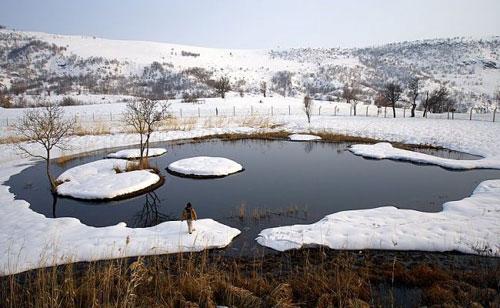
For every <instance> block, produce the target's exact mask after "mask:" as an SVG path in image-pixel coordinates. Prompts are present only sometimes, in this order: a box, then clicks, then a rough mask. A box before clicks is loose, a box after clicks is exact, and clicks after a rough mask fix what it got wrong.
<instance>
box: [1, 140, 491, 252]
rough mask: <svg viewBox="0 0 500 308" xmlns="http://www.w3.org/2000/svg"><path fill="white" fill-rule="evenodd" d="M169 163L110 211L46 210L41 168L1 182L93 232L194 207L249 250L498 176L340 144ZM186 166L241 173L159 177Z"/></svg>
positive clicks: (184, 148) (195, 146)
mask: <svg viewBox="0 0 500 308" xmlns="http://www.w3.org/2000/svg"><path fill="white" fill-rule="evenodd" d="M154 146H155V147H165V148H166V149H167V150H168V152H167V154H166V155H163V156H160V157H156V158H152V159H151V161H152V163H153V164H154V165H156V166H157V167H158V168H159V169H160V170H161V171H162V174H163V175H164V176H165V179H166V181H165V184H164V185H163V186H162V187H160V188H158V189H157V190H155V191H154V192H153V193H149V194H145V195H142V196H138V197H135V198H133V199H129V200H123V201H114V202H104V203H103V202H85V201H78V200H73V199H67V198H59V199H57V200H56V202H55V203H54V202H53V199H52V195H51V194H50V193H49V186H48V183H47V180H46V177H45V173H44V165H43V164H42V163H40V164H37V165H35V166H33V167H30V168H27V169H25V170H24V171H23V172H21V173H20V174H18V175H15V176H12V177H11V179H10V180H9V182H8V185H10V186H11V190H12V191H13V192H14V193H15V194H16V198H19V199H24V200H27V201H28V202H30V204H31V208H32V209H33V210H34V211H36V212H38V213H41V214H43V215H45V216H47V217H76V218H78V219H80V220H81V221H82V222H83V223H85V224H87V225H92V226H108V225H114V224H117V223H119V222H126V223H127V225H129V226H131V227H146V226H151V225H155V224H158V223H160V222H162V221H166V220H177V219H179V217H180V213H181V211H182V209H183V207H184V205H185V204H186V202H188V201H189V202H191V203H192V204H193V206H194V207H195V209H196V211H197V212H198V216H199V218H212V219H215V220H217V221H219V222H221V223H223V224H226V225H229V226H232V227H235V228H238V229H240V230H241V231H242V234H241V235H240V236H239V237H237V238H236V239H235V240H234V242H233V244H232V245H231V246H230V247H229V248H228V249H231V251H235V252H238V253H239V252H241V251H242V250H244V251H245V252H248V251H249V250H252V249H255V248H256V247H257V246H258V245H257V244H256V242H255V241H254V239H255V238H256V236H257V234H258V233H259V231H261V230H262V229H264V228H269V227H275V226H280V225H290V224H309V223H312V222H315V221H318V220H319V219H321V218H323V217H324V216H325V215H328V214H331V213H335V212H338V211H344V210H351V209H366V208H373V207H378V206H384V205H394V206H397V207H400V208H410V209H416V210H420V211H430V212H435V211H440V210H441V205H442V204H443V203H444V202H446V201H450V200H457V199H462V198H464V197H467V196H469V195H470V194H471V193H472V191H473V190H474V188H475V187H476V186H477V185H478V184H479V183H480V182H482V181H484V180H487V179H498V178H500V170H471V171H450V170H446V169H443V168H440V167H437V166H430V165H416V164H412V163H408V162H397V161H390V160H370V159H364V158H362V157H359V156H356V155H354V154H352V153H350V152H349V151H347V150H346V149H347V147H348V146H349V144H346V143H325V142H306V143H301V142H290V141H260V140H241V141H218V140H214V141H204V142H201V143H184V144H172V143H157V144H154ZM115 150H116V149H113V150H107V151H100V152H97V153H92V154H90V155H88V156H85V157H84V158H80V159H76V160H73V161H70V162H68V163H66V164H65V165H64V166H59V165H57V164H54V174H55V175H56V176H57V175H59V174H61V173H62V172H63V171H64V170H66V169H67V168H70V167H73V166H76V165H80V164H83V163H87V162H90V161H94V160H98V159H102V158H103V157H105V156H106V154H107V153H110V152H114V151H115ZM425 152H426V153H428V154H432V155H438V156H442V157H449V158H454V159H474V157H472V156H471V155H467V154H463V153H457V152H450V151H446V150H426V151H425ZM193 156H219V157H226V158H229V159H232V160H234V161H237V162H239V163H240V164H242V165H243V167H244V168H245V171H243V172H241V173H237V174H234V175H230V176H228V177H225V178H219V179H189V178H182V177H177V176H174V175H171V174H169V173H167V172H166V170H165V168H166V167H167V165H168V164H170V163H171V162H173V161H176V160H179V159H183V158H188V157H193Z"/></svg>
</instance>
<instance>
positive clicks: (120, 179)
mask: <svg viewBox="0 0 500 308" xmlns="http://www.w3.org/2000/svg"><path fill="white" fill-rule="evenodd" d="M127 164H130V162H129V161H127V160H124V159H102V160H98V161H94V162H91V163H87V164H84V165H80V166H76V167H73V168H71V169H69V170H67V171H65V172H63V173H62V174H61V175H60V176H59V177H58V178H57V182H58V183H60V184H59V185H58V186H57V194H58V195H60V196H65V197H72V198H76V199H84V200H115V199H123V198H127V197H132V196H135V195H138V194H141V193H143V192H146V191H149V190H151V189H153V188H156V187H157V186H159V185H161V184H162V182H163V179H162V177H160V176H159V175H158V174H156V173H154V172H153V171H152V170H133V171H127Z"/></svg>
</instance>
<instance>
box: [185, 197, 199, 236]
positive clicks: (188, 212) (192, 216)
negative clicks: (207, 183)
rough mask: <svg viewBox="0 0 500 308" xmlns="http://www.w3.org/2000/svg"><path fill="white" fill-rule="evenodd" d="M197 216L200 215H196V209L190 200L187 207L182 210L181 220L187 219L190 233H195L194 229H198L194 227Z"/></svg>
mask: <svg viewBox="0 0 500 308" xmlns="http://www.w3.org/2000/svg"><path fill="white" fill-rule="evenodd" d="M197 218H198V216H197V215H196V211H195V210H194V209H193V206H192V205H191V202H188V203H187V204H186V207H185V208H184V210H183V211H182V215H181V221H184V220H186V221H187V225H188V232H189V234H191V233H193V231H196V230H195V229H194V228H193V220H196V219H197Z"/></svg>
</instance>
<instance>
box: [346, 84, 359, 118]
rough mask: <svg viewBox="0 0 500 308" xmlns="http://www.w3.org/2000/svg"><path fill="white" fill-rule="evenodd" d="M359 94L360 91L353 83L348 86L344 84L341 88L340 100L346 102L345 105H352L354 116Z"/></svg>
mask: <svg viewBox="0 0 500 308" xmlns="http://www.w3.org/2000/svg"><path fill="white" fill-rule="evenodd" d="M359 94H361V90H360V89H359V88H358V87H357V86H356V84H355V83H352V84H351V85H350V86H349V85H347V84H346V85H344V87H343V88H342V98H343V99H345V100H346V103H348V104H351V105H352V107H353V111H354V115H356V106H357V105H358V101H359Z"/></svg>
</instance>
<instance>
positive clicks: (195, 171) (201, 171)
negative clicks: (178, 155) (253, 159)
mask: <svg viewBox="0 0 500 308" xmlns="http://www.w3.org/2000/svg"><path fill="white" fill-rule="evenodd" d="M167 170H168V171H169V172H171V173H173V174H175V175H180V176H186V177H195V178H214V177H224V176H227V175H230V174H233V173H237V172H241V171H243V166H241V165H240V164H238V163H237V162H235V161H233V160H230V159H227V158H224V157H209V156H198V157H191V158H185V159H181V160H178V161H175V162H173V163H171V164H170V165H168V167H167Z"/></svg>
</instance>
